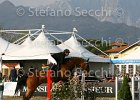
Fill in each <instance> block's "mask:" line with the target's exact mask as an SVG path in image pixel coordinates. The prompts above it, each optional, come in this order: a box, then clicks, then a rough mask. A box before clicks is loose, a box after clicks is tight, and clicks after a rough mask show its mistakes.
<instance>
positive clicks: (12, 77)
mask: <svg viewBox="0 0 140 100" xmlns="http://www.w3.org/2000/svg"><path fill="white" fill-rule="evenodd" d="M10 78H11V81H12V82H16V78H17V70H16V69H15V67H13V69H11V72H10Z"/></svg>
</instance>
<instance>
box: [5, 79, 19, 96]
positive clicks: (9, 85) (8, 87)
mask: <svg viewBox="0 0 140 100" xmlns="http://www.w3.org/2000/svg"><path fill="white" fill-rule="evenodd" d="M16 86H17V82H4V91H3V95H4V96H14V95H15V90H16Z"/></svg>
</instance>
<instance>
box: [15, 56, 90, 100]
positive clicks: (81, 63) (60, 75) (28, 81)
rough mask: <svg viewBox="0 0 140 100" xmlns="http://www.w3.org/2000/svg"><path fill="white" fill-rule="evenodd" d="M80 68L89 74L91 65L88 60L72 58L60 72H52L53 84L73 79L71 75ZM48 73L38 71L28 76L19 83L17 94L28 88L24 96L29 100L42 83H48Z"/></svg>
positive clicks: (62, 66)
mask: <svg viewBox="0 0 140 100" xmlns="http://www.w3.org/2000/svg"><path fill="white" fill-rule="evenodd" d="M77 67H80V68H81V70H83V71H86V72H89V65H88V60H85V59H83V58H80V57H72V58H70V59H69V60H68V61H67V62H66V63H64V64H62V65H61V68H60V70H59V71H57V75H56V76H55V75H54V73H55V74H56V71H52V72H53V73H52V74H53V75H54V76H53V75H52V76H51V79H52V82H58V81H60V80H61V81H67V80H68V78H69V77H72V74H69V75H68V73H71V72H72V70H74V68H77ZM46 73H47V72H46V71H45V72H44V71H42V70H41V71H36V72H34V73H30V74H26V75H25V76H24V77H23V78H22V80H20V81H18V82H17V87H16V91H15V93H16V92H17V91H18V90H19V89H21V88H22V87H23V86H25V85H26V86H27V91H26V93H25V95H24V96H23V100H29V99H30V98H31V97H32V95H33V93H34V91H35V90H36V88H37V87H38V86H39V85H41V84H42V83H47V78H46V77H47V74H46Z"/></svg>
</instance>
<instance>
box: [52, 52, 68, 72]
mask: <svg viewBox="0 0 140 100" xmlns="http://www.w3.org/2000/svg"><path fill="white" fill-rule="evenodd" d="M69 53H70V50H69V49H65V50H64V51H63V52H60V53H55V54H53V55H52V57H53V58H54V59H55V60H56V62H57V65H54V66H53V68H52V70H60V68H61V64H63V63H64V60H65V57H66V56H68V55H69Z"/></svg>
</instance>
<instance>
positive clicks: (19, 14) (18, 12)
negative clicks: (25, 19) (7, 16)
mask: <svg viewBox="0 0 140 100" xmlns="http://www.w3.org/2000/svg"><path fill="white" fill-rule="evenodd" d="M16 13H17V15H18V16H23V15H24V14H25V10H24V8H22V7H19V8H18V9H17V10H16Z"/></svg>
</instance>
